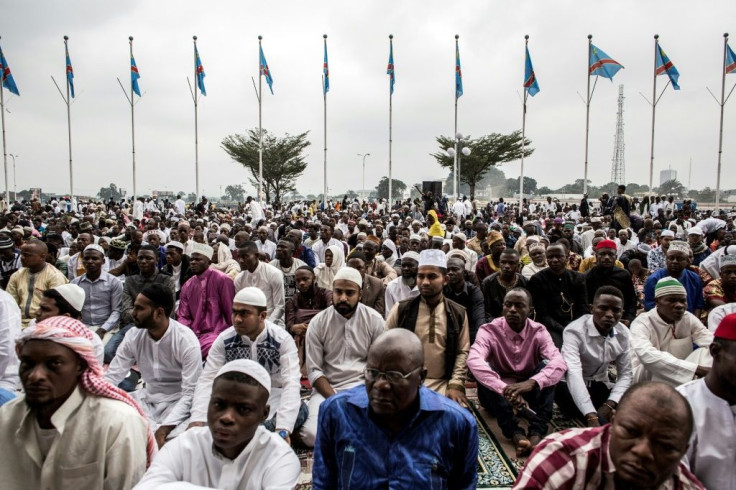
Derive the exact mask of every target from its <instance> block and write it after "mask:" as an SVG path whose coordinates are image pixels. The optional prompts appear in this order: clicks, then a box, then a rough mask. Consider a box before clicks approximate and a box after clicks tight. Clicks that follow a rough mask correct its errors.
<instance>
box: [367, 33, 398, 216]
mask: <svg viewBox="0 0 736 490" xmlns="http://www.w3.org/2000/svg"><path fill="white" fill-rule="evenodd" d="M388 42H389V45H390V52H391V54H392V60H391V63H392V66H391V71H392V74H391V77H389V80H388V86H389V95H388V212H389V214H390V213H391V210H392V209H393V193H392V190H393V186H392V184H393V182H392V177H391V171H392V168H391V146H392V145H393V99H394V90H393V85H392V80H393V77H394V74H393V70H394V67H393V52H394V35H393V34H389V35H388ZM363 187H365V185H364V186H363Z"/></svg>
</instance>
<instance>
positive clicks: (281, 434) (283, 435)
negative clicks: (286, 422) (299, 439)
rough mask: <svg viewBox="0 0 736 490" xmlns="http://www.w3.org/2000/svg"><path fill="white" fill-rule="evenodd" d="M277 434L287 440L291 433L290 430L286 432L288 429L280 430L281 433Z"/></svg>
mask: <svg viewBox="0 0 736 490" xmlns="http://www.w3.org/2000/svg"><path fill="white" fill-rule="evenodd" d="M277 433H278V435H280V436H281V437H283V438H284V439H287V438H288V437H289V431H288V430H286V429H281V430H280V431H278V432H277Z"/></svg>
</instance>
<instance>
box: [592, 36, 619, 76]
mask: <svg viewBox="0 0 736 490" xmlns="http://www.w3.org/2000/svg"><path fill="white" fill-rule="evenodd" d="M621 68H623V66H622V65H621V63H619V62H618V61H616V60H614V59H613V58H611V57H610V56H608V55H607V54H606V53H604V52H603V50H601V49H599V48H596V47H595V46H594V45H592V44H591V45H590V60H588V76H593V75H596V76H601V77H605V78H608V79H609V80H611V81H613V76H614V75H615V74H616V73H618V71H619V70H620V69H621Z"/></svg>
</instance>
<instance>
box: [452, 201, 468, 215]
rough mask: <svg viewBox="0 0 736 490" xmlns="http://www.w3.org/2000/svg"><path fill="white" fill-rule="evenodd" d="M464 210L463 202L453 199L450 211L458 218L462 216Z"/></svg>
mask: <svg viewBox="0 0 736 490" xmlns="http://www.w3.org/2000/svg"><path fill="white" fill-rule="evenodd" d="M466 212H467V211H466V209H465V204H463V202H462V201H455V204H453V205H452V213H453V214H454V215H455V216H457V217H458V218H464V217H465V213H466Z"/></svg>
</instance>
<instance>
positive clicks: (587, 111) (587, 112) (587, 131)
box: [583, 34, 593, 195]
mask: <svg viewBox="0 0 736 490" xmlns="http://www.w3.org/2000/svg"><path fill="white" fill-rule="evenodd" d="M592 49H593V35H592V34H588V60H587V66H588V70H587V71H588V89H587V92H586V94H587V97H586V99H585V169H584V171H583V194H584V195H585V194H587V193H588V137H589V134H590V99H591V96H590V53H591V50H592Z"/></svg>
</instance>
